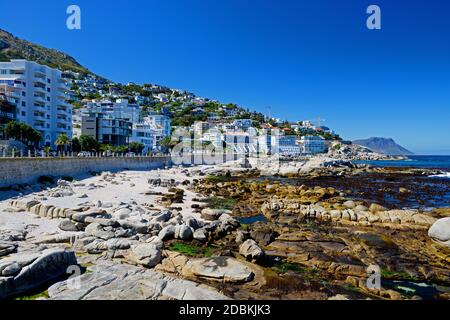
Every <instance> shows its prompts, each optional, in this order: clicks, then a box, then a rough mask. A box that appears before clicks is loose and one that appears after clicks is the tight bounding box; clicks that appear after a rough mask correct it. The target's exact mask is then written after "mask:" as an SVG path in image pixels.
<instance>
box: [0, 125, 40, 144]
mask: <svg viewBox="0 0 450 320" xmlns="http://www.w3.org/2000/svg"><path fill="white" fill-rule="evenodd" d="M4 132H5V136H6V137H7V138H8V139H14V140H17V141H20V142H22V143H24V144H26V145H27V146H28V147H31V146H36V144H37V143H39V141H41V140H42V135H41V134H40V132H39V131H37V130H35V129H33V128H32V127H30V126H29V125H27V124H25V123H21V122H17V121H10V122H8V123H7V124H6V126H5V129H4Z"/></svg>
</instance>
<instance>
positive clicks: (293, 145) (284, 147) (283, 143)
mask: <svg viewBox="0 0 450 320" xmlns="http://www.w3.org/2000/svg"><path fill="white" fill-rule="evenodd" d="M273 138H274V137H273ZM273 140H274V141H273V144H275V143H277V149H278V152H279V154H281V155H284V156H299V155H300V154H301V153H302V149H301V148H300V146H299V145H298V143H297V136H295V135H286V136H279V137H278V138H276V139H273Z"/></svg>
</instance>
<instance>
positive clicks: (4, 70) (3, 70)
mask: <svg viewBox="0 0 450 320" xmlns="http://www.w3.org/2000/svg"><path fill="white" fill-rule="evenodd" d="M0 74H8V70H6V69H1V70H0Z"/></svg>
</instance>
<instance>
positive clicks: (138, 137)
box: [130, 121, 156, 153]
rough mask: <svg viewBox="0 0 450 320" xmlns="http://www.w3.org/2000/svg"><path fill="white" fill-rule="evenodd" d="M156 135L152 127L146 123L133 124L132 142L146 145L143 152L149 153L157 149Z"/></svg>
mask: <svg viewBox="0 0 450 320" xmlns="http://www.w3.org/2000/svg"><path fill="white" fill-rule="evenodd" d="M155 137H156V133H155V130H154V128H153V126H152V125H151V123H148V122H146V121H143V122H139V123H133V133H132V136H131V138H130V142H138V143H142V144H143V145H144V149H143V150H142V152H144V153H148V152H151V151H153V150H155V149H156V139H155Z"/></svg>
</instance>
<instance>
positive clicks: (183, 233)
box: [175, 224, 194, 241]
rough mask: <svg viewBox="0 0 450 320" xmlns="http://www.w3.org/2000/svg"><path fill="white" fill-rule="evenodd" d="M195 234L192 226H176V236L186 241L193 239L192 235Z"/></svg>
mask: <svg viewBox="0 0 450 320" xmlns="http://www.w3.org/2000/svg"><path fill="white" fill-rule="evenodd" d="M193 235H194V229H192V228H191V227H189V226H187V225H185V224H182V225H181V226H176V227H175V238H177V239H181V240H184V241H190V240H192V237H193Z"/></svg>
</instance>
